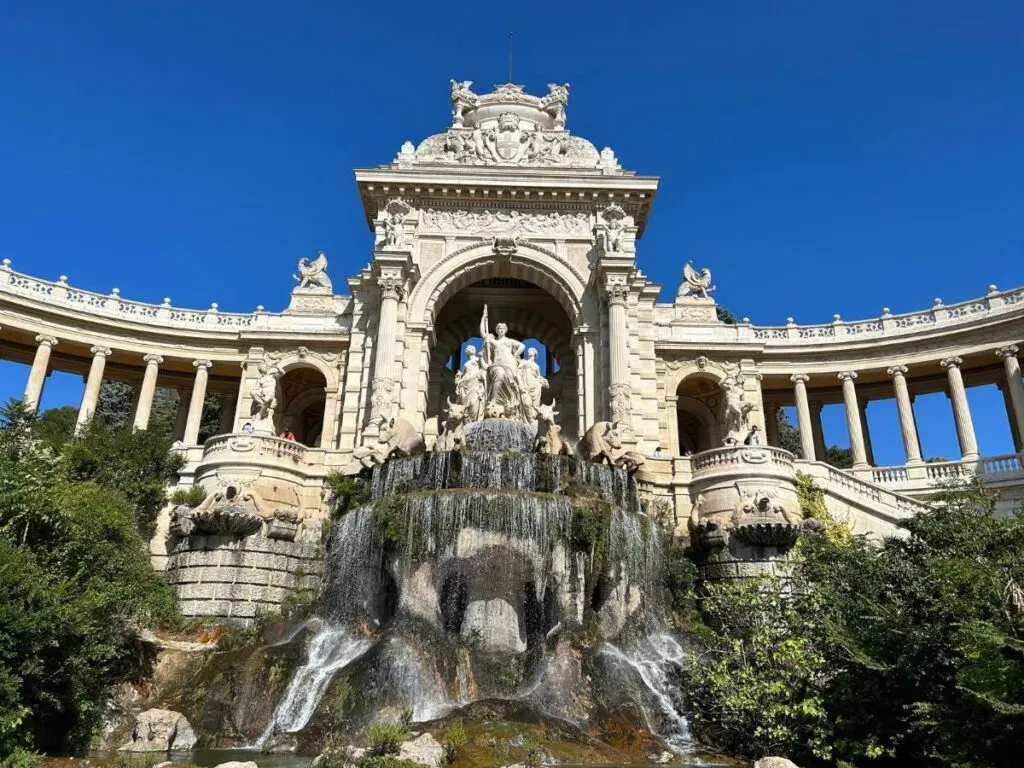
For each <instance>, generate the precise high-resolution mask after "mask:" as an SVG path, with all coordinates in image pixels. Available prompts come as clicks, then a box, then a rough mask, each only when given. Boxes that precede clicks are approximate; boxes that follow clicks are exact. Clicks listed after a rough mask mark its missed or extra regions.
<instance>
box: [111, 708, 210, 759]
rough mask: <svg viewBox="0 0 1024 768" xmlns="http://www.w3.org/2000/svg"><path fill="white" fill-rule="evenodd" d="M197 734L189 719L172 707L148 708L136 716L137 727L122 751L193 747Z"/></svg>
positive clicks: (155, 750) (158, 750) (159, 750)
mask: <svg viewBox="0 0 1024 768" xmlns="http://www.w3.org/2000/svg"><path fill="white" fill-rule="evenodd" d="M195 745H196V734H195V731H193V730H192V726H191V725H190V724H189V722H188V719H187V718H186V717H185V716H184V715H183V714H181V713H180V712H175V711H173V710H170V709H147V710H146V711H145V712H142V713H141V714H139V715H137V716H136V718H135V728H134V729H133V730H132V735H131V737H130V738H129V739H128V741H127V742H125V744H124V745H123V746H122V747H121V748H120V750H119V751H121V752H169V751H171V750H175V751H177V750H186V749H192V747H194V746H195Z"/></svg>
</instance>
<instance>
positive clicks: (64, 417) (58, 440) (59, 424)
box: [32, 405, 78, 451]
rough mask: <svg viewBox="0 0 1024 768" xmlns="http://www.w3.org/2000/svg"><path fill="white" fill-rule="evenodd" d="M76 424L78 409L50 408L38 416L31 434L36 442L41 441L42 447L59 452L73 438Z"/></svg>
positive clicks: (68, 407)
mask: <svg viewBox="0 0 1024 768" xmlns="http://www.w3.org/2000/svg"><path fill="white" fill-rule="evenodd" d="M77 422H78V409H77V408H75V407H74V406H72V405H64V406H61V407H60V408H50V409H49V410H46V411H43V412H42V413H41V414H39V417H38V418H37V419H36V420H35V423H34V424H33V426H32V434H33V436H34V437H35V438H36V439H37V440H42V441H43V444H44V445H46V446H48V447H49V448H51V449H52V450H55V451H59V450H60V449H61V448H62V447H63V446H64V444H65V443H67V442H68V441H69V440H71V438H72V437H74V436H75V425H76V424H77Z"/></svg>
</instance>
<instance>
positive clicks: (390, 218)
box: [384, 197, 412, 248]
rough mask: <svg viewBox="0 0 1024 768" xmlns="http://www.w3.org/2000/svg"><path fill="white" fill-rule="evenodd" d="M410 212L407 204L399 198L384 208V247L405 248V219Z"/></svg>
mask: <svg viewBox="0 0 1024 768" xmlns="http://www.w3.org/2000/svg"><path fill="white" fill-rule="evenodd" d="M411 210H412V208H411V207H409V204H408V203H407V202H405V201H404V200H402V198H400V197H396V198H395V199H394V200H392V201H391V202H389V203H388V204H387V205H386V206H384V214H385V216H384V245H386V246H388V247H391V248H402V247H404V246H405V217H406V216H408V215H409V212H410V211H411Z"/></svg>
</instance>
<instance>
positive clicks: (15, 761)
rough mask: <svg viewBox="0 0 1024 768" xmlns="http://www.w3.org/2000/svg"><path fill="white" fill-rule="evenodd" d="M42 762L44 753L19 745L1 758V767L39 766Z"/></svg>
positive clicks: (27, 767) (25, 767)
mask: <svg viewBox="0 0 1024 768" xmlns="http://www.w3.org/2000/svg"><path fill="white" fill-rule="evenodd" d="M0 733H2V731H0ZM42 763H43V756H42V755H40V754H39V753H37V752H33V751H32V750H30V749H22V748H21V747H19V748H17V749H15V750H14V751H13V752H11V753H10V754H9V755H7V756H5V757H4V758H3V759H2V760H0V768H39V766H40V765H42Z"/></svg>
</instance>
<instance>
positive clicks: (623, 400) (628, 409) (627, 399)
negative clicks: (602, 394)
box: [608, 384, 633, 424]
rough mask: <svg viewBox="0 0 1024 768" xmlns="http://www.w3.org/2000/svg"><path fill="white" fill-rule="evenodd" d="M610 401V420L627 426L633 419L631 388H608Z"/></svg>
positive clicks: (625, 386) (614, 386)
mask: <svg viewBox="0 0 1024 768" xmlns="http://www.w3.org/2000/svg"><path fill="white" fill-rule="evenodd" d="M608 395H609V398H610V399H611V407H612V420H613V421H616V422H620V421H621V422H623V423H625V424H629V423H630V422H631V421H632V418H633V404H632V396H633V388H632V386H631V385H629V384H612V385H611V386H610V387H608Z"/></svg>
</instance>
